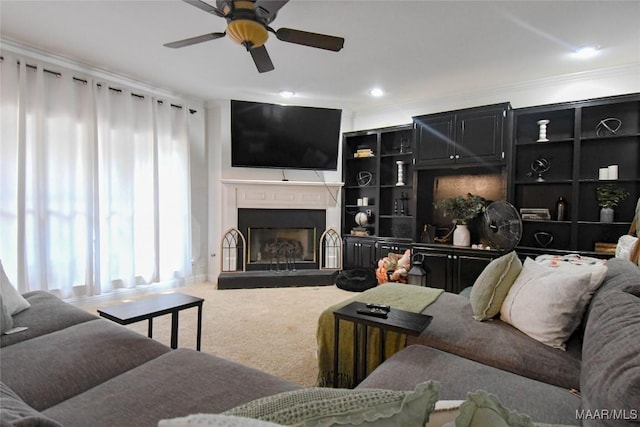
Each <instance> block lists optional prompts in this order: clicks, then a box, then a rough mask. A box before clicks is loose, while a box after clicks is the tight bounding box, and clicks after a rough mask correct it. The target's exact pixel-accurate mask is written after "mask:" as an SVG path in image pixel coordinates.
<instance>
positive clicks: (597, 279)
mask: <svg viewBox="0 0 640 427" xmlns="http://www.w3.org/2000/svg"><path fill="white" fill-rule="evenodd" d="M536 262H537V263H538V264H542V265H545V266H547V267H552V268H557V269H558V270H562V271H568V272H575V273H579V272H585V271H588V272H590V273H591V284H590V287H591V288H593V289H594V292H595V290H597V289H598V288H599V287H600V285H601V284H602V282H603V281H604V276H605V275H606V274H607V266H606V260H603V259H599V258H592V257H586V256H582V255H579V254H567V255H539V256H537V257H536Z"/></svg>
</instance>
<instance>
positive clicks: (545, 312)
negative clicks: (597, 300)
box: [500, 258, 601, 350]
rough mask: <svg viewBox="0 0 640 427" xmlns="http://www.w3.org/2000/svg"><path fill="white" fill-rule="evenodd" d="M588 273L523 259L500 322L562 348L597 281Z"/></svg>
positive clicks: (501, 312) (588, 271)
mask: <svg viewBox="0 0 640 427" xmlns="http://www.w3.org/2000/svg"><path fill="white" fill-rule="evenodd" d="M591 277H592V273H591V272H590V270H589V269H587V270H585V271H583V269H582V268H576V269H575V271H574V270H573V269H571V270H568V269H558V268H551V267H546V266H544V265H541V264H538V263H536V262H535V261H534V260H532V259H531V258H527V259H526V260H525V262H524V265H523V267H522V272H521V273H520V275H519V276H518V278H517V279H516V281H515V283H514V284H513V286H511V289H510V290H509V293H508V294H507V297H506V298H505V300H504V302H503V304H502V308H501V309H500V319H501V320H502V321H504V322H506V323H509V324H511V325H513V326H514V327H516V328H518V329H520V330H521V331H522V332H524V333H525V334H527V335H529V336H530V337H531V338H534V339H536V340H538V341H540V342H541V343H543V344H546V345H548V346H551V347H554V348H558V349H562V350H564V349H565V348H566V344H565V343H566V341H567V340H568V339H569V337H570V336H571V335H572V334H573V332H574V331H575V330H576V328H577V327H578V326H579V325H580V322H581V321H582V316H583V314H584V311H585V308H586V307H587V304H588V303H589V301H590V300H591V296H592V295H593V292H595V290H596V289H597V287H599V286H600V283H601V280H593V281H592V280H591Z"/></svg>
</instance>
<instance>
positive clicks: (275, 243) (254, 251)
mask: <svg viewBox="0 0 640 427" xmlns="http://www.w3.org/2000/svg"><path fill="white" fill-rule="evenodd" d="M248 231H249V233H248V234H249V253H248V258H249V263H250V264H269V265H271V266H272V267H276V266H279V267H285V268H287V269H294V268H295V264H296V263H303V262H314V263H315V262H316V255H315V254H316V229H315V228H255V227H249V230H248Z"/></svg>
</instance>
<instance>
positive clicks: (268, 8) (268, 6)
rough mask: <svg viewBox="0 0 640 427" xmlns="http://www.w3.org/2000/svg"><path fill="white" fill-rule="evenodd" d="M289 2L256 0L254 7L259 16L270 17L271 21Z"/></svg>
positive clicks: (287, 0)
mask: <svg viewBox="0 0 640 427" xmlns="http://www.w3.org/2000/svg"><path fill="white" fill-rule="evenodd" d="M287 3H289V0H256V2H255V3H254V5H253V9H254V10H255V11H256V14H258V16H262V17H264V18H269V20H268V22H271V21H272V20H273V19H274V18H275V15H276V14H277V13H278V11H279V10H280V9H281V8H282V6H284V5H285V4H287Z"/></svg>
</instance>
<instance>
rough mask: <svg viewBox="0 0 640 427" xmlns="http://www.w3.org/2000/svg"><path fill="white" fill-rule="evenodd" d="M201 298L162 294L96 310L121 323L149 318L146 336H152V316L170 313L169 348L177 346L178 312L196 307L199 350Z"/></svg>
mask: <svg viewBox="0 0 640 427" xmlns="http://www.w3.org/2000/svg"><path fill="white" fill-rule="evenodd" d="M203 302H204V299H203V298H198V297H192V296H191V295H185V294H180V293H173V294H163V295H158V296H154V297H151V298H145V299H142V300H140V301H133V302H126V303H124V304H119V305H115V306H113V307H107V308H103V309H101V310H98V313H99V314H100V316H102V317H104V318H106V319H109V320H112V321H114V322H116V323H119V324H121V325H129V324H131V323H135V322H140V321H142V320H149V327H148V334H147V335H148V337H149V338H153V318H154V317H158V316H163V315H165V314H169V313H171V348H173V349H176V348H178V312H179V311H180V310H185V309H187V308H191V307H198V331H197V341H196V350H198V351H200V342H201V335H202V303H203Z"/></svg>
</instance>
